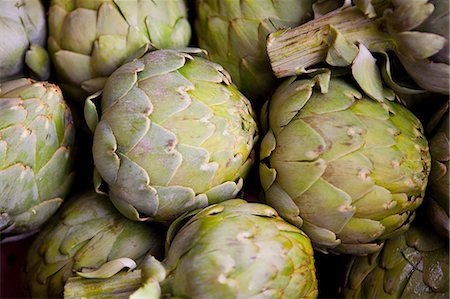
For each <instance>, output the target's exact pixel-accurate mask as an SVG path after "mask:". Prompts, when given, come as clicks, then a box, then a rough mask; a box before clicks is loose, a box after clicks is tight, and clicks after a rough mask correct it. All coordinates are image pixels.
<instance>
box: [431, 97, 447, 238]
mask: <svg viewBox="0 0 450 299" xmlns="http://www.w3.org/2000/svg"><path fill="white" fill-rule="evenodd" d="M444 109H446V110H444V115H439V117H438V115H436V116H437V118H438V123H437V124H436V127H435V128H434V130H432V133H431V138H430V152H431V172H430V178H429V183H428V189H427V197H428V198H427V201H428V202H427V204H428V206H427V208H428V214H429V219H430V221H431V223H432V224H433V226H434V227H435V228H436V230H437V231H438V232H439V233H440V234H441V235H443V236H446V237H447V238H450V219H449V204H450V199H449V184H450V182H449V173H448V171H449V160H450V141H449V113H448V102H447V104H446V105H445V107H444ZM436 114H437V113H436Z"/></svg>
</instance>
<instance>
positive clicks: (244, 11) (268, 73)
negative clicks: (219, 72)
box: [195, 0, 313, 103]
mask: <svg viewBox="0 0 450 299" xmlns="http://www.w3.org/2000/svg"><path fill="white" fill-rule="evenodd" d="M312 2H313V1H312V0H301V1H299V0H281V1H280V0H278V1H273V0H259V1H252V0H243V1H242V0H241V1H233V0H232V1H229V0H197V1H196V11H197V18H196V20H195V28H196V33H197V37H198V43H199V46H200V47H201V48H204V49H206V50H207V51H208V54H209V57H210V59H211V60H212V61H214V62H217V63H219V64H220V65H222V66H223V67H224V68H225V69H226V70H227V71H228V72H229V73H230V75H231V78H232V79H233V81H234V82H235V84H236V85H237V87H238V88H239V90H241V91H242V93H244V94H245V95H246V96H247V97H249V99H251V100H253V101H254V102H255V103H256V102H257V101H259V102H261V100H263V101H264V100H266V99H267V97H268V95H269V93H270V92H271V91H272V89H273V88H274V87H275V84H276V81H275V77H274V75H273V74H272V70H271V68H270V64H269V59H268V57H267V54H266V45H265V41H266V37H267V35H268V34H269V33H271V32H273V31H276V30H277V29H280V28H284V27H293V26H297V25H299V24H301V23H303V22H305V21H308V20H310V19H311V18H312ZM261 103H262V102H261Z"/></svg>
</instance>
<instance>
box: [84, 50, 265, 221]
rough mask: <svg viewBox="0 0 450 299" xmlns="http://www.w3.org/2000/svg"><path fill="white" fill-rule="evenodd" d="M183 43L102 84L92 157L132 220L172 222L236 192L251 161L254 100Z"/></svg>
mask: <svg viewBox="0 0 450 299" xmlns="http://www.w3.org/2000/svg"><path fill="white" fill-rule="evenodd" d="M186 51H188V52H184V51H181V50H158V51H154V52H150V53H148V54H146V55H145V56H144V57H142V58H140V59H137V60H134V61H133V62H130V63H127V64H124V65H123V66H122V67H120V68H119V69H118V70H116V71H115V72H114V73H113V74H112V75H111V76H110V77H109V79H108V81H107V82H106V84H105V88H104V90H103V94H102V101H101V109H102V115H101V119H100V122H99V123H98V125H97V126H96V129H95V134H94V144H93V156H94V163H95V166H96V168H97V170H98V172H99V174H100V175H101V177H102V178H103V179H104V181H105V182H106V183H107V184H108V185H109V195H110V198H111V200H112V201H113V203H114V205H115V206H116V208H118V209H119V210H120V211H121V212H122V213H123V214H124V215H125V216H127V217H128V218H130V219H132V220H156V221H162V222H167V221H171V220H173V219H175V218H176V217H177V216H179V215H181V214H182V213H184V212H186V211H190V210H194V209H197V208H202V207H206V206H207V205H209V204H212V203H216V202H219V201H223V200H226V199H230V198H234V197H235V196H236V194H237V193H238V192H239V190H240V189H241V187H242V184H243V177H245V175H246V174H247V172H248V170H249V168H250V166H251V165H252V162H253V159H252V155H251V152H252V148H253V145H254V143H255V142H256V139H257V126H256V123H255V120H254V119H253V116H252V108H251V106H250V103H249V101H248V100H247V99H246V98H245V97H244V96H243V95H242V94H241V93H240V92H239V91H238V90H237V89H236V88H235V87H234V86H233V85H232V84H231V81H230V78H229V76H228V74H227V73H226V72H225V71H224V70H223V68H222V67H221V66H219V65H217V64H214V63H212V62H209V61H208V60H206V59H204V58H202V57H201V56H200V54H201V53H202V52H201V50H199V49H188V50H186ZM89 103H90V101H87V102H86V108H87V109H86V111H87V113H86V118H87V119H88V123H89V124H90V127H91V128H94V126H95V122H96V119H95V117H96V116H97V115H96V114H95V113H92V111H91V110H90V109H89V108H92V107H94V106H92V105H89ZM92 120H94V121H92ZM96 185H98V184H97V183H96Z"/></svg>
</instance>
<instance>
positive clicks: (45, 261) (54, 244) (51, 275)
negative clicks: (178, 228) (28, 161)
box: [25, 191, 164, 298]
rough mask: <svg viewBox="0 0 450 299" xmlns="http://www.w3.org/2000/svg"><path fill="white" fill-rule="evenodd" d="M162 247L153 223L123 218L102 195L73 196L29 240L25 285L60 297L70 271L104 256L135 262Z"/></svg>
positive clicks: (87, 268) (34, 293)
mask: <svg viewBox="0 0 450 299" xmlns="http://www.w3.org/2000/svg"><path fill="white" fill-rule="evenodd" d="M163 251H164V241H163V237H162V233H161V232H160V230H159V228H157V227H155V226H153V225H151V224H149V223H142V222H133V221H130V220H128V219H126V218H125V217H123V216H122V215H121V214H120V213H119V212H117V210H116V209H115V208H114V206H113V205H112V204H111V202H110V201H109V200H108V198H107V197H105V196H103V195H100V194H96V193H95V192H93V191H92V192H89V191H88V192H84V193H81V194H77V195H74V196H73V197H72V198H70V199H69V200H68V202H67V204H66V205H65V206H64V207H63V208H62V210H60V211H59V212H58V213H57V214H56V215H55V217H54V218H52V221H49V222H48V223H47V224H46V226H45V227H44V229H43V230H42V231H41V232H40V233H39V235H38V236H37V237H36V239H35V240H34V242H33V244H32V246H31V247H30V249H29V251H28V255H27V260H26V268H25V272H26V273H25V274H26V277H25V278H26V285H27V288H28V292H29V295H30V296H31V297H33V298H54V297H62V295H63V288H64V283H65V281H66V280H67V279H68V278H69V277H71V276H74V275H76V273H75V272H81V273H83V272H85V271H92V269H96V268H97V267H99V266H101V265H103V264H104V263H106V262H108V261H113V260H117V259H120V258H130V259H132V260H134V261H136V262H137V263H140V262H141V261H142V259H143V258H144V257H145V256H146V255H147V254H151V255H153V256H156V257H158V258H160V257H161V253H162V252H163Z"/></svg>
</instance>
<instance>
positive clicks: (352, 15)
mask: <svg viewBox="0 0 450 299" xmlns="http://www.w3.org/2000/svg"><path fill="white" fill-rule="evenodd" d="M383 21H384V18H383V17H376V18H369V17H368V16H366V15H365V14H364V13H363V12H361V11H360V10H359V9H358V8H357V7H346V8H342V9H337V10H334V11H332V12H330V13H328V14H325V15H323V16H321V17H319V18H317V19H314V20H312V21H310V22H307V23H305V24H303V25H300V26H298V27H295V28H289V29H282V30H278V31H276V32H273V33H272V34H270V35H269V36H268V39H267V53H268V55H269V59H270V63H271V65H272V69H273V71H274V73H275V76H277V77H278V78H282V77H286V76H293V75H298V74H301V73H303V72H305V69H306V68H308V67H310V66H312V65H314V64H317V63H319V62H322V61H325V60H326V57H327V53H328V49H329V47H330V45H332V43H333V40H332V39H333V38H332V36H333V34H332V30H337V31H338V32H339V33H340V34H341V35H342V36H343V37H344V38H345V39H346V40H347V41H348V42H350V43H352V44H356V43H362V44H364V45H365V46H366V47H367V48H368V49H369V50H371V51H375V52H378V51H384V50H387V49H393V48H394V45H393V41H392V39H391V38H389V35H388V34H387V32H385V30H384V29H383V27H384V22H383ZM377 50H378V51H377Z"/></svg>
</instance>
